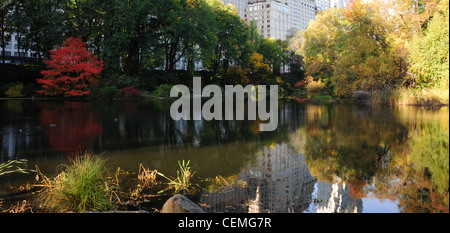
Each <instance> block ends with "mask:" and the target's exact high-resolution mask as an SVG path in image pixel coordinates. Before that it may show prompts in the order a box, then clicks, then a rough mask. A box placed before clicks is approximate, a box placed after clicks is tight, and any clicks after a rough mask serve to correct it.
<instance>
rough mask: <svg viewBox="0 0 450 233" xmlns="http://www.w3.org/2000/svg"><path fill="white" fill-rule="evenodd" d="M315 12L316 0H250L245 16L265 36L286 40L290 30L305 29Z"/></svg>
mask: <svg viewBox="0 0 450 233" xmlns="http://www.w3.org/2000/svg"><path fill="white" fill-rule="evenodd" d="M315 13H316V5H315V1H314V0H259V1H248V3H247V7H246V9H245V14H244V18H245V20H246V21H247V22H251V21H255V22H256V25H257V27H258V29H260V32H261V34H262V35H263V36H264V37H273V38H275V39H281V40H286V39H287V36H288V34H289V32H290V31H298V30H305V29H306V28H307V27H308V24H309V22H310V21H311V20H314V18H315Z"/></svg>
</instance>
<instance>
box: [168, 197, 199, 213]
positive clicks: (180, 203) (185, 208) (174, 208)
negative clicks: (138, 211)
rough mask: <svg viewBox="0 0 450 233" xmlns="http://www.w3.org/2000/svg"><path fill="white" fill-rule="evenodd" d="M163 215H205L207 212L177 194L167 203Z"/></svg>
mask: <svg viewBox="0 0 450 233" xmlns="http://www.w3.org/2000/svg"><path fill="white" fill-rule="evenodd" d="M161 213H205V211H203V210H202V209H201V208H200V207H199V206H198V205H196V204H195V203H194V202H192V201H191V200H189V199H188V198H187V197H185V196H183V195H181V194H176V195H175V196H173V197H171V198H169V200H167V201H166V203H165V204H164V206H163V208H162V209H161Z"/></svg>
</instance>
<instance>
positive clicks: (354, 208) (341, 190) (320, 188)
mask: <svg viewBox="0 0 450 233" xmlns="http://www.w3.org/2000/svg"><path fill="white" fill-rule="evenodd" d="M316 201H317V204H316V208H317V213H362V211H363V202H362V200H361V199H359V198H354V197H352V195H351V193H350V188H349V185H348V184H346V183H345V182H344V183H335V184H331V183H328V182H322V181H319V182H317V200H316Z"/></svg>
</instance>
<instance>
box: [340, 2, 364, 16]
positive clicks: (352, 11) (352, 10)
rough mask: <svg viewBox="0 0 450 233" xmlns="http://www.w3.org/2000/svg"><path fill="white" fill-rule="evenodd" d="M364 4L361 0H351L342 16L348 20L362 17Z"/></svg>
mask: <svg viewBox="0 0 450 233" xmlns="http://www.w3.org/2000/svg"><path fill="white" fill-rule="evenodd" d="M364 11H365V6H364V5H363V3H362V2H361V0H351V1H350V4H349V5H348V6H347V10H346V11H345V13H344V16H345V17H346V18H347V19H348V20H349V21H359V20H361V19H362V18H363V17H364V14H365V13H364Z"/></svg>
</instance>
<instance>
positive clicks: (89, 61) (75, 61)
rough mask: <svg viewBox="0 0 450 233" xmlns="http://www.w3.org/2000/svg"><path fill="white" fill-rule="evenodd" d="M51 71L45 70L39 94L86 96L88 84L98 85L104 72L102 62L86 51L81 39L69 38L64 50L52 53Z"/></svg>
mask: <svg viewBox="0 0 450 233" xmlns="http://www.w3.org/2000/svg"><path fill="white" fill-rule="evenodd" d="M45 62H46V64H47V67H48V70H43V71H42V72H41V74H42V75H43V76H44V78H43V79H38V80H37V82H38V83H39V84H42V90H40V91H38V93H40V94H44V95H47V96H66V97H69V96H86V95H89V94H90V93H91V92H90V90H89V85H91V84H95V83H96V82H97V80H98V79H99V78H101V76H100V73H101V72H102V70H103V62H101V61H99V60H98V58H97V56H95V55H92V54H91V53H90V52H89V51H88V50H87V49H86V43H84V42H83V41H82V40H81V39H80V38H73V37H71V38H69V39H67V40H66V41H65V42H64V44H63V45H62V46H61V47H58V48H55V49H53V50H51V51H50V59H47V60H46V61H45Z"/></svg>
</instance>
